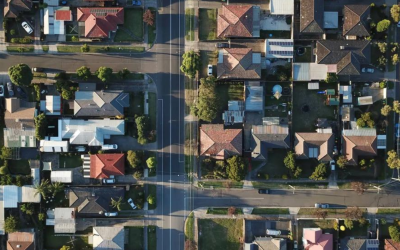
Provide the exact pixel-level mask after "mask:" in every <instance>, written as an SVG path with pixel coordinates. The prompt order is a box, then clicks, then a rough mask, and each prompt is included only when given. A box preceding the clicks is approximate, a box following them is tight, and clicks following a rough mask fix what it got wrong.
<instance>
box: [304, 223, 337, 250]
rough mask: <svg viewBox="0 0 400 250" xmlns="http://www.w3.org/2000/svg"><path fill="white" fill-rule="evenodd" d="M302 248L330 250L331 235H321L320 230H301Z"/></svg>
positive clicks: (331, 245) (331, 247)
mask: <svg viewBox="0 0 400 250" xmlns="http://www.w3.org/2000/svg"><path fill="white" fill-rule="evenodd" d="M302 240H303V246H304V249H307V250H332V249H333V235H332V234H328V233H325V234H324V233H323V232H322V230H321V228H303V239H302Z"/></svg>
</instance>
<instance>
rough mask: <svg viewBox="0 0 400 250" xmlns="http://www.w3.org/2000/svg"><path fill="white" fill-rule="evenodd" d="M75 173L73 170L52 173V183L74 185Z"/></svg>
mask: <svg viewBox="0 0 400 250" xmlns="http://www.w3.org/2000/svg"><path fill="white" fill-rule="evenodd" d="M72 176H73V173H72V171H71V170H63V171H51V174H50V179H51V182H61V183H72Z"/></svg>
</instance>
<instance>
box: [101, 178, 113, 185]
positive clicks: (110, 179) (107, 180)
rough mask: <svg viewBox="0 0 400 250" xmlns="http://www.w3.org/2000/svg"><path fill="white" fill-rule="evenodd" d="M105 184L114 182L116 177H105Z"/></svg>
mask: <svg viewBox="0 0 400 250" xmlns="http://www.w3.org/2000/svg"><path fill="white" fill-rule="evenodd" d="M103 183H104V184H114V183H115V179H114V178H108V179H103Z"/></svg>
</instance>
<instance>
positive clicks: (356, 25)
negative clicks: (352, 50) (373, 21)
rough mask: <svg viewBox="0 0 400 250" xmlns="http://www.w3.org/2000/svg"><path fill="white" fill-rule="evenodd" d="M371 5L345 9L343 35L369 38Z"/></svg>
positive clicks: (345, 7) (346, 7)
mask: <svg viewBox="0 0 400 250" xmlns="http://www.w3.org/2000/svg"><path fill="white" fill-rule="evenodd" d="M369 14H370V6H369V5H361V4H358V5H345V6H344V7H343V15H344V22H343V35H344V36H369V24H368V18H369Z"/></svg>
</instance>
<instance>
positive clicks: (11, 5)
mask: <svg viewBox="0 0 400 250" xmlns="http://www.w3.org/2000/svg"><path fill="white" fill-rule="evenodd" d="M31 10H32V1H31V0H6V1H4V17H5V18H17V17H18V16H19V15H20V14H21V13H22V12H28V11H31Z"/></svg>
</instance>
